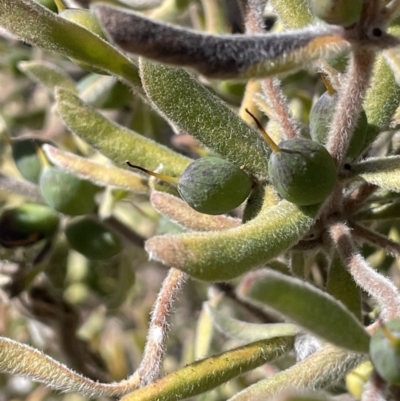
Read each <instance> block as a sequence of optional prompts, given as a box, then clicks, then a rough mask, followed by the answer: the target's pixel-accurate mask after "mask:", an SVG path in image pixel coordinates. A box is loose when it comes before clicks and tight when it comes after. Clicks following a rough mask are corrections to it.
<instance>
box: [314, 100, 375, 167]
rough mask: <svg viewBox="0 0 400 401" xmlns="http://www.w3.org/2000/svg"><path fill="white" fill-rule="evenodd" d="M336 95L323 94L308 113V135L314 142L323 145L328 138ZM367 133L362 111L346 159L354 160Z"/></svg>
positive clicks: (361, 147) (365, 119)
mask: <svg viewBox="0 0 400 401" xmlns="http://www.w3.org/2000/svg"><path fill="white" fill-rule="evenodd" d="M337 99H338V97H337V94H336V93H334V94H333V95H331V94H329V93H328V92H325V93H323V94H322V95H321V97H320V98H319V99H318V100H317V102H316V103H315V104H314V106H313V108H312V109H311V112H310V135H311V138H312V139H313V140H314V141H317V142H319V143H321V144H322V145H324V144H325V143H326V141H327V138H328V133H329V128H330V124H331V121H332V117H333V113H334V112H335V108H336V104H337ZM367 131H368V121H367V116H366V114H365V112H364V110H363V111H362V112H361V114H360V117H359V119H358V121H357V126H356V128H355V129H354V132H353V136H352V137H351V140H350V144H349V148H348V149H347V152H346V157H347V158H349V159H355V158H357V157H358V156H359V155H360V152H361V151H362V150H363V146H364V142H365V137H366V135H367Z"/></svg>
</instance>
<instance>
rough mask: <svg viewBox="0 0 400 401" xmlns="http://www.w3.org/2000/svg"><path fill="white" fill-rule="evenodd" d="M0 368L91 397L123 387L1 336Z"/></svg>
mask: <svg viewBox="0 0 400 401" xmlns="http://www.w3.org/2000/svg"><path fill="white" fill-rule="evenodd" d="M281 341H282V340H281ZM0 372H2V373H11V374H13V375H19V376H23V377H28V378H30V379H32V380H35V381H38V382H40V383H44V384H45V385H47V386H49V387H51V388H53V389H56V390H61V391H64V392H79V393H80V394H83V395H87V396H93V397H94V396H97V397H100V396H107V395H108V396H112V395H118V394H119V395H121V394H122V393H123V390H124V389H125V388H124V387H123V386H121V385H119V384H118V383H112V384H103V383H99V382H95V381H92V380H90V379H88V378H86V377H84V376H82V375H80V374H78V373H75V372H74V371H72V370H71V369H69V368H67V367H66V366H65V365H63V364H62V363H60V362H57V361H55V360H54V359H52V358H50V357H49V356H47V355H44V354H43V353H42V352H40V351H38V350H36V349H34V348H32V347H30V346H28V345H25V344H21V343H19V342H17V341H14V340H11V339H9V338H5V337H0Z"/></svg>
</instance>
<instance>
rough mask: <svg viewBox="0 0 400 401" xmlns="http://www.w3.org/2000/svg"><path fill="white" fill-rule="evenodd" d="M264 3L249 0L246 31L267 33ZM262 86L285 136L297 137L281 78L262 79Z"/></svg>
mask: <svg viewBox="0 0 400 401" xmlns="http://www.w3.org/2000/svg"><path fill="white" fill-rule="evenodd" d="M264 4H265V2H264V1H261V0H249V1H248V11H247V14H246V20H245V26H246V33H249V34H257V33H265V31H264V21H263V19H262V13H263V6H264ZM261 88H262V91H263V93H264V95H265V96H266V97H267V98H268V102H269V103H270V106H271V109H272V110H274V119H275V120H276V121H277V123H278V124H279V126H280V127H281V130H282V133H283V138H284V139H290V138H296V137H297V136H298V135H299V130H298V128H297V124H296V123H295V121H294V119H293V117H292V115H291V113H290V110H289V108H288V107H287V102H286V97H285V96H284V94H283V92H282V90H281V82H280V80H279V79H277V78H265V79H263V80H261Z"/></svg>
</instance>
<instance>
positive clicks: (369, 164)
mask: <svg viewBox="0 0 400 401" xmlns="http://www.w3.org/2000/svg"><path fill="white" fill-rule="evenodd" d="M351 171H352V172H353V173H354V174H357V175H359V176H360V177H362V178H364V180H365V181H367V182H369V183H370V184H374V185H378V186H379V187H381V188H384V189H387V190H388V191H393V192H400V156H388V157H375V158H370V159H366V160H363V161H361V162H360V163H357V164H355V165H352V168H351Z"/></svg>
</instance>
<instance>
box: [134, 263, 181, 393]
mask: <svg viewBox="0 0 400 401" xmlns="http://www.w3.org/2000/svg"><path fill="white" fill-rule="evenodd" d="M185 278H186V274H185V273H183V272H181V271H180V270H177V269H170V270H169V272H168V275H167V277H166V278H165V280H164V282H163V285H162V287H161V290H160V292H159V294H158V298H157V300H156V303H155V304H154V309H153V311H152V314H151V322H150V327H149V331H148V334H147V342H146V347H145V350H144V354H143V359H142V362H141V364H140V366H139V368H138V370H137V371H136V373H135V375H137V376H138V377H139V380H140V386H145V385H147V384H150V383H152V382H154V381H155V380H157V379H158V378H159V377H160V376H161V373H162V363H163V360H164V354H165V342H166V340H167V338H168V333H169V318H170V316H171V313H172V311H173V306H174V301H175V299H176V296H177V293H178V292H179V290H180V288H181V286H182V284H183V282H184V281H185Z"/></svg>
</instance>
